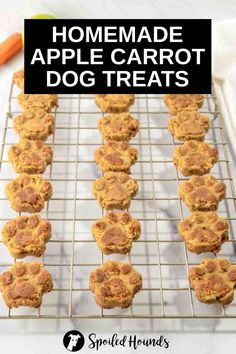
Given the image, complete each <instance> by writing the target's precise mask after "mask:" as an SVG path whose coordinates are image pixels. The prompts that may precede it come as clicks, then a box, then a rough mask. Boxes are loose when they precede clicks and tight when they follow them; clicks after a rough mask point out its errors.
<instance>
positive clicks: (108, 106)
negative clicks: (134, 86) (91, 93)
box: [96, 94, 135, 113]
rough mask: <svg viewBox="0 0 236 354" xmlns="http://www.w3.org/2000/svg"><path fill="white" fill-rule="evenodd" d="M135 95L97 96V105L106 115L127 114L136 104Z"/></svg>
mask: <svg viewBox="0 0 236 354" xmlns="http://www.w3.org/2000/svg"><path fill="white" fill-rule="evenodd" d="M134 100H135V95H129V94H127V95H119V94H117V95H114V94H107V95H96V104H97V106H98V107H99V108H100V109H101V111H102V112H104V113H121V112H127V111H128V110H129V108H130V106H132V105H133V104H134Z"/></svg>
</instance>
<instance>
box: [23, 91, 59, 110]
mask: <svg viewBox="0 0 236 354" xmlns="http://www.w3.org/2000/svg"><path fill="white" fill-rule="evenodd" d="M17 100H18V103H19V105H20V106H21V108H22V110H23V111H27V110H29V109H30V110H35V109H43V110H44V111H45V112H51V109H52V108H53V107H55V106H57V105H58V104H57V95H51V94H45V95H40V94H31V95H28V94H25V93H23V92H22V93H20V94H19V95H18V97H17Z"/></svg>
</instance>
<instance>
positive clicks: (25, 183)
mask: <svg viewBox="0 0 236 354" xmlns="http://www.w3.org/2000/svg"><path fill="white" fill-rule="evenodd" d="M51 195H52V186H51V183H50V182H46V181H45V180H44V178H43V177H42V176H41V175H28V174H26V173H22V174H21V175H19V176H18V177H17V178H15V179H14V180H12V181H10V182H8V184H7V186H6V196H7V198H8V199H9V201H10V203H11V208H12V209H13V210H15V211H18V212H29V213H34V212H39V211H40V210H42V209H43V207H44V202H45V201H47V200H49V199H50V198H51Z"/></svg>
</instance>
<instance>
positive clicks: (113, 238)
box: [92, 211, 141, 254]
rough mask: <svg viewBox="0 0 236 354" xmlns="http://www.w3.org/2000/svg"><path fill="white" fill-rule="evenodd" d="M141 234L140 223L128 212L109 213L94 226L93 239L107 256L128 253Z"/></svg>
mask: <svg viewBox="0 0 236 354" xmlns="http://www.w3.org/2000/svg"><path fill="white" fill-rule="evenodd" d="M140 233H141V225H140V222H139V221H138V220H135V219H133V218H132V216H131V215H130V214H129V213H128V212H117V211H110V212H107V213H106V214H105V215H104V216H103V217H102V218H101V219H100V220H98V221H97V222H96V223H95V224H93V226H92V234H93V237H94V239H95V240H96V242H97V245H98V247H99V248H100V250H101V251H102V252H103V253H105V254H111V253H121V254H126V253H128V252H129V251H130V250H131V247H132V242H133V240H137V239H138V238H139V236H140Z"/></svg>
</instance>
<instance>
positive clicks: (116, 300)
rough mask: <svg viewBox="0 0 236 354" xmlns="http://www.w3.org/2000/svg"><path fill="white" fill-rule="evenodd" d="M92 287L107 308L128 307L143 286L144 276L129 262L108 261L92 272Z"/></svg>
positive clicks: (97, 297) (90, 283)
mask: <svg viewBox="0 0 236 354" xmlns="http://www.w3.org/2000/svg"><path fill="white" fill-rule="evenodd" d="M89 285H90V289H91V290H92V292H93V293H94V294H95V300H96V302H97V304H98V305H99V306H101V307H103V308H105V309H111V308H114V307H121V308H124V307H128V306H130V305H131V304H132V300H133V297H134V295H135V294H136V293H137V292H139V291H140V290H141V288H142V276H141V274H140V273H139V272H137V271H136V270H135V269H134V268H133V266H132V265H131V264H129V263H121V262H118V261H107V262H106V263H104V264H103V265H102V266H101V267H98V268H97V269H96V270H95V271H93V272H92V273H91V274H90V282H89Z"/></svg>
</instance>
